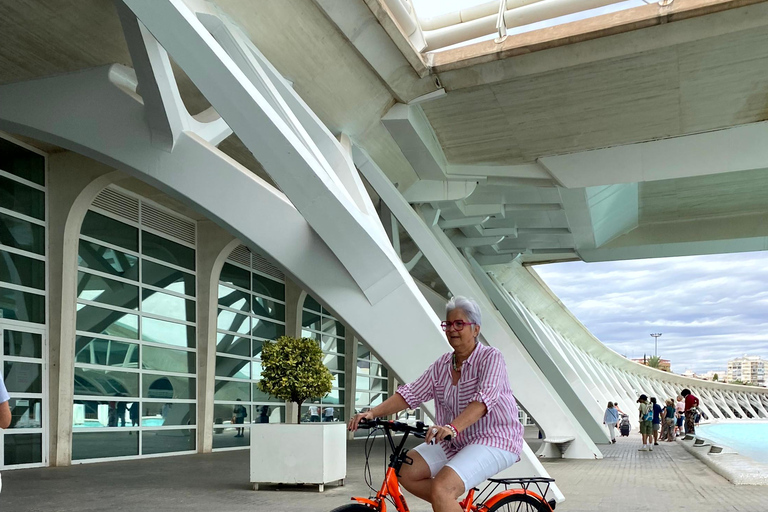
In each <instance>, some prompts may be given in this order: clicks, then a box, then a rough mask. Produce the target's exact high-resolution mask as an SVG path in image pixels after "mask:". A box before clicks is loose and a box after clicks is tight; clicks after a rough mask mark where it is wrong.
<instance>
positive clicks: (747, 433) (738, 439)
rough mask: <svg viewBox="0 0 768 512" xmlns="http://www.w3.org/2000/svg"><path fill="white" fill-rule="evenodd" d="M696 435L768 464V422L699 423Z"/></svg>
mask: <svg viewBox="0 0 768 512" xmlns="http://www.w3.org/2000/svg"><path fill="white" fill-rule="evenodd" d="M696 435H697V436H701V437H703V438H705V439H709V440H710V441H714V442H715V443H719V444H723V445H725V446H729V447H731V448H733V449H734V450H736V451H737V452H739V453H740V454H741V455H745V456H747V457H749V458H751V459H754V460H756V461H758V462H762V463H764V464H768V422H755V423H752V422H749V423H715V424H712V425H699V426H698V427H696Z"/></svg>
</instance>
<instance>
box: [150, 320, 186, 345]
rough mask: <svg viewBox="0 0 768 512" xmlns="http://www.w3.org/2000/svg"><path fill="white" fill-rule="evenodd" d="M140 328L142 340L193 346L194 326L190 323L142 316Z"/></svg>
mask: <svg viewBox="0 0 768 512" xmlns="http://www.w3.org/2000/svg"><path fill="white" fill-rule="evenodd" d="M141 328H142V330H141V337H142V339H143V340H144V341H153V342H155V343H164V344H166V345H174V346H176V347H188V348H195V343H196V341H195V328H194V327H192V326H190V325H183V324H177V323H174V322H166V321H164V320H157V319H155V318H143V319H142V321H141Z"/></svg>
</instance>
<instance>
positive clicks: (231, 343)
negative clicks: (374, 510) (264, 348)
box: [216, 332, 261, 357]
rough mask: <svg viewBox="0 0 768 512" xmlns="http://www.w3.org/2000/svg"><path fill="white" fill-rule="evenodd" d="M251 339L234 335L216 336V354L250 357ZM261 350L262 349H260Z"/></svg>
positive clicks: (221, 334)
mask: <svg viewBox="0 0 768 512" xmlns="http://www.w3.org/2000/svg"><path fill="white" fill-rule="evenodd" d="M250 350H251V339H250V338H242V337H240V336H235V335H233V334H224V333H222V332H220V333H217V334H216V352H223V353H225V354H230V355H233V356H246V357H248V356H250V355H251V352H250ZM259 350H261V348H259Z"/></svg>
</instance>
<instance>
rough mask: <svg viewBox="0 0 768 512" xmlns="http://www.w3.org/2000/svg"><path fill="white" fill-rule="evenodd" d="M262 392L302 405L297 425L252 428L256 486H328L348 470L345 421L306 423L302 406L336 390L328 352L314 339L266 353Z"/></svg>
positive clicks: (281, 341) (284, 342)
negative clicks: (326, 361)
mask: <svg viewBox="0 0 768 512" xmlns="http://www.w3.org/2000/svg"><path fill="white" fill-rule="evenodd" d="M261 366H262V371H261V380H260V381H259V383H258V387H259V389H260V390H261V391H262V392H264V393H268V394H270V395H272V396H274V397H276V398H279V399H282V400H286V401H289V402H295V403H296V404H298V407H297V408H296V409H297V418H296V419H297V423H295V424H279V423H273V424H265V425H261V426H258V427H256V426H254V428H253V429H252V430H251V484H252V485H253V488H254V490H258V488H259V484H264V483H291V484H316V485H318V488H319V490H320V491H321V492H322V491H323V488H324V485H325V484H327V483H330V482H336V481H339V482H340V483H342V484H343V481H344V478H345V477H346V472H347V436H346V428H345V426H346V425H345V423H339V422H336V423H309V424H301V404H302V403H304V402H305V401H306V400H308V399H310V398H312V397H324V396H325V395H327V394H328V393H330V391H331V387H332V382H333V376H332V375H331V372H330V371H328V368H326V367H325V365H323V352H322V350H320V346H319V345H318V343H317V341H315V340H313V339H311V338H292V337H290V336H282V337H280V338H278V340H277V341H276V342H274V343H265V344H264V346H263V347H262V352H261Z"/></svg>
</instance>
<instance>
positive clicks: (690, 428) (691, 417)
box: [680, 388, 699, 434]
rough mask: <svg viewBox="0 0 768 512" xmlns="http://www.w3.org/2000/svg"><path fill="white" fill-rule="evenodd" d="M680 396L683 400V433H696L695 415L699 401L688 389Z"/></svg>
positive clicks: (697, 411)
mask: <svg viewBox="0 0 768 512" xmlns="http://www.w3.org/2000/svg"><path fill="white" fill-rule="evenodd" d="M680 394H681V395H682V396H683V398H685V433H686V434H695V433H696V426H695V424H696V415H697V414H698V413H699V399H698V398H696V397H695V396H694V394H693V393H691V390H690V389H687V388H686V389H684V390H682V391H681V392H680Z"/></svg>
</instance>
